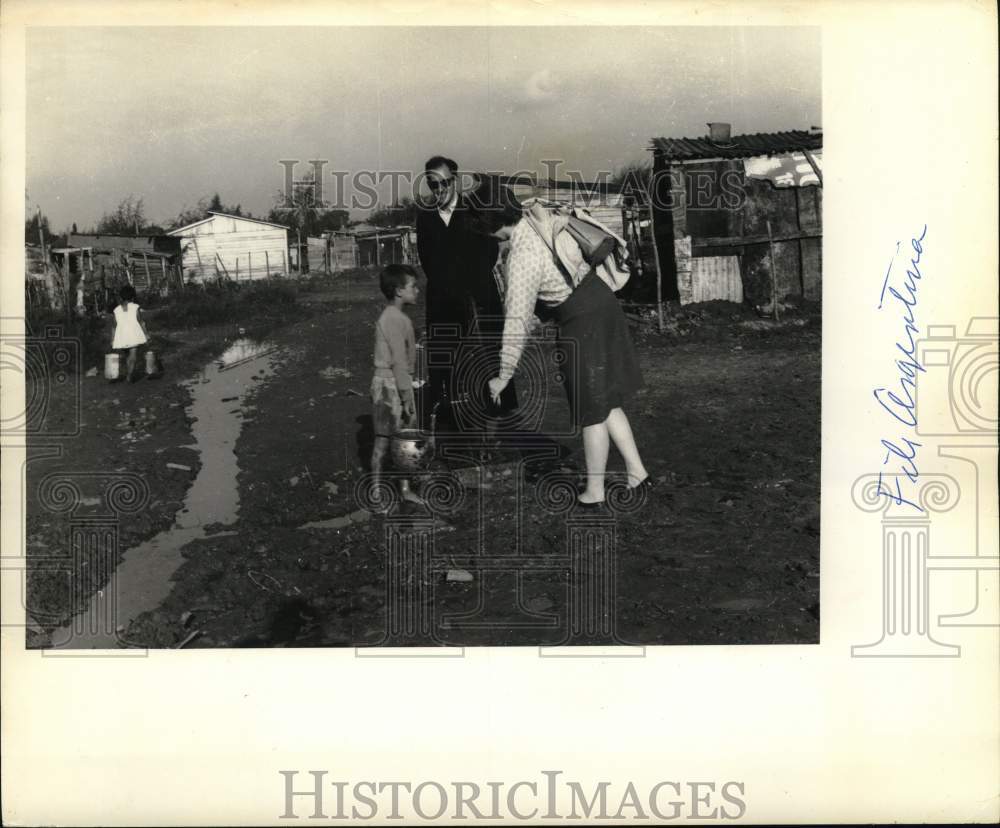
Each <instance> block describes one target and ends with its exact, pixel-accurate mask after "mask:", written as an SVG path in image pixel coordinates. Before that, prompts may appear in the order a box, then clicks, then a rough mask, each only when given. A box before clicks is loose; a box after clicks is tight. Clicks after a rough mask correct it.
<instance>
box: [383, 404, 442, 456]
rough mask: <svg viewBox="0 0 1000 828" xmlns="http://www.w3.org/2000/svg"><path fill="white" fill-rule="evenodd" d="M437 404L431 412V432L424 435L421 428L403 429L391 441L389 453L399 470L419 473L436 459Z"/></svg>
mask: <svg viewBox="0 0 1000 828" xmlns="http://www.w3.org/2000/svg"><path fill="white" fill-rule="evenodd" d="M438 405H440V403H436V404H435V406H434V408H433V409H432V410H431V430H430V433H429V434H424V432H422V431H421V430H420V429H419V428H401V429H400V430H399V431H397V432H396V433H395V434H393V435H392V439H391V440H390V441H389V453H390V454H391V455H392V462H393V463H394V464H395V466H396V468H397V469H404V470H406V471H419V470H420V469H421V468H423V467H424V466H426V465H427V464H428V463H430V461H431V460H432V459H433V458H434V427H435V425H436V423H437V409H438Z"/></svg>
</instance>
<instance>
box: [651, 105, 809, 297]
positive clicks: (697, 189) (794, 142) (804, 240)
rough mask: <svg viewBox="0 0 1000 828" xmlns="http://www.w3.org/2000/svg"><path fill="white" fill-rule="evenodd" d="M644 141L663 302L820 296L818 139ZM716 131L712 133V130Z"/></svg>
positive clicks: (721, 134) (782, 135)
mask: <svg viewBox="0 0 1000 828" xmlns="http://www.w3.org/2000/svg"><path fill="white" fill-rule="evenodd" d="M710 126H711V127H713V129H714V130H715V133H714V134H713V135H712V136H711V137H709V136H706V137H703V138H693V139H692V138H656V139H654V140H653V146H652V148H651V149H652V152H653V186H652V193H651V194H650V195H651V198H652V208H653V209H652V215H653V235H654V239H655V243H656V251H657V255H658V259H659V266H660V274H661V279H662V291H663V298H664V299H666V300H671V299H674V300H678V299H679V300H680V302H681V303H682V304H686V303H688V302H697V301H707V300H710V299H726V300H729V301H734V302H742V301H748V302H750V303H752V304H757V305H763V304H765V303H767V304H770V303H771V301H772V296H773V295H776V296H777V298H778V300H779V301H781V300H783V299H784V298H785V297H787V296H789V295H794V296H801V297H804V298H806V299H815V300H818V299H820V298H821V289H822V236H823V231H822V205H823V191H822V183H823V181H822V150H823V134H822V132H821V131H819V130H818V129H816V128H814V129H812V130H809V131H805V130H796V131H791V132H776V133H756V134H753V135H733V136H730V135H729V134H728V124H713V125H710ZM720 128H721V129H720Z"/></svg>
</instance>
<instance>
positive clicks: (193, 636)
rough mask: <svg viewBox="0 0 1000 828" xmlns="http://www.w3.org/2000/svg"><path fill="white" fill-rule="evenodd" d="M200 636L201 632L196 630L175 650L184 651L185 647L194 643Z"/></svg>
mask: <svg viewBox="0 0 1000 828" xmlns="http://www.w3.org/2000/svg"><path fill="white" fill-rule="evenodd" d="M199 635H201V630H194V631H193V632H191V633H190V634H189V635H188V636H187V638H185V639H184V640H183V641H181V643H180V644H178V645H177V646H176V647H175V648H174V649H175V650H181V649H183V648H184V647H185V646H187V645H188V644H190V643H191V642H192V641H194V640H195V639H196V638H197V637H198V636H199Z"/></svg>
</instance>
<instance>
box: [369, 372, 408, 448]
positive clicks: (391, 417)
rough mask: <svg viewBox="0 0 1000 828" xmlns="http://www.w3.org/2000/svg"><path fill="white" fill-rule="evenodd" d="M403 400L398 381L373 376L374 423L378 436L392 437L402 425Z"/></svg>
mask: <svg viewBox="0 0 1000 828" xmlns="http://www.w3.org/2000/svg"><path fill="white" fill-rule="evenodd" d="M402 421H403V402H402V400H401V399H400V398H399V391H398V390H397V388H396V381H395V380H394V379H392V378H391V377H377V376H376V377H372V425H373V427H374V430H375V436H376V437H392V435H393V434H395V433H396V432H397V431H399V429H400V427H401V426H402Z"/></svg>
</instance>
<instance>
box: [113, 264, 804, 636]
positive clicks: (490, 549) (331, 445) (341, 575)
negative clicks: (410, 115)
mask: <svg viewBox="0 0 1000 828" xmlns="http://www.w3.org/2000/svg"><path fill="white" fill-rule="evenodd" d="M312 301H314V302H315V303H317V312H316V313H315V314H313V315H311V316H310V317H309V318H307V319H305V320H304V321H302V322H299V323H296V324H293V325H290V326H288V327H285V328H283V329H281V330H279V331H276V332H274V334H273V335H272V336H271V337H270V343H271V344H273V345H274V346H275V347H276V348H277V349H278V351H277V353H278V354H279V356H278V357H277V359H276V360H275V364H274V369H273V372H272V373H271V374H270V375H269V376H266V377H260V378H258V379H257V380H256V381H255V383H254V389H253V390H252V391H250V392H248V395H247V397H246V405H243V406H242V430H241V432H240V435H239V438H238V440H237V442H236V445H235V453H236V458H237V462H238V466H239V475H238V495H239V505H238V519H237V520H236V522H235V523H233V524H232V525H231V526H228V527H227V529H228V530H229V533H227V534H225V535H212V534H206V536H205V537H202V538H200V539H196V540H194V541H192V542H190V543H188V544H187V545H186V546H185V547H184V548H183V550H182V554H183V557H184V562H183V564H182V565H181V566H180V568H179V569H178V570H177V571H176V573H175V574H174V575H173V579H172V589H171V590H170V592H169V595H168V596H167V597H166V599H165V600H164V601H163V602H162V604H160V606H159V608H158V609H156V610H154V611H152V612H148V613H145V614H143V615H140V616H139V617H138V618H137V619H136V620H135V621H134V622H132V623H130V624H129V625H128V629H127V638H128V640H129V641H130V642H134V643H136V644H141V645H145V646H152V647H157V646H160V647H162V646H176V644H177V643H179V642H180V641H183V640H184V639H186V638H188V636H190V635H191V633H192V632H194V631H197V632H198V635H197V636H196V637H195V638H194V639H192V640H191V641H190V643H189V644H188V646H192V647H196V646H208V647H212V646H216V647H217V646H315V645H326V646H346V645H355V644H358V645H360V644H386V643H390V644H467V645H479V644H559V643H566V642H569V643H587V642H591V643H594V642H612V641H617V642H619V643H635V644H654V643H692V644H694V643H699V644H703V643H795V642H801V643H806V642H816V641H817V640H818V631H819V619H818V598H819V572H818V570H819V560H818V555H819V446H820V435H819V421H820V417H819V401H820V396H819V389H820V386H819V368H820V353H819V342H820V336H819V333H820V332H819V324H818V316H816V317H814V318H811V319H808V320H804V323H803V324H802V325H801V326H799V327H788V328H785V329H782V330H781V331H778V332H761V331H753V330H746V329H745V328H740V327H739V326H738V325H735V324H732V325H728V326H727V325H722V326H721V327H722V328H724V329H725V330H724V331H722V332H721V333H719V335H717V336H714V337H704V338H703V341H698V342H683V343H678V342H676V341H666V340H664V339H662V338H660V337H658V336H654V335H649V336H646V337H639V341H638V345H639V351H640V355H641V359H642V362H643V370H644V374H645V377H646V381H647V388H646V389H645V390H644V391H643V392H642V394H641V395H640V396H639V397H638V399H637V400H636V402H635V404H634V405H633V406H632V408H631V410H630V416H631V418H632V424H633V428H634V430H635V433H636V437H637V441H638V443H639V445H640V447H641V448H642V450H643V452H644V455H645V459H646V462H647V465H648V466H649V468H650V470H651V472H652V474H653V475H654V476H655V477H656V478H658V479H659V480H660V481H661V483H660V485H659V486H658V487H657V488H656V489H654V490H653V493H652V494H651V497H650V499H649V502H647V503H646V504H645V505H644V506H643V507H642V508H641V509H639V510H638V511H634V512H632V511H628V509H627V508H625V509H621V510H619V511H618V513H617V515H616V516H615V517H614V518H613V519H610V520H605V521H604V522H603V523H602V522H601V521H598V523H597V524H591V525H589V526H586V525H582V524H581V523H580V521H578V520H576V519H575V518H573V517H567V515H565V514H562V513H560V512H559V511H558V509H557V508H554V507H557V506H558V503H557V501H558V496H559V494H560V493H563V494H565V493H566V492H567V491H568V487H569V486H571V485H572V484H573V482H574V481H575V479H576V472H577V470H578V469H579V468H580V467H581V466H582V457H581V456H580V452H579V447H578V441H576V440H574V439H572V438H570V437H568V436H567V437H559V436H556V437H555V442H556V443H557V444H559V445H560V446H561V447H562V455H563V456H562V457H561V458H559V459H554V460H553V462H551V463H549V464H548V465H547V466H545V467H544V468H540V467H536V466H531V467H529V468H527V469H525V468H523V467H522V466H521V465H518V463H517V462H516V457H515V456H514V455H510V456H507V457H506V458H505V460H506V461H507V462H505V463H503V464H501V465H497V466H496V467H495V468H494V469H493V470H492V472H493V473H492V476H491V478H490V479H486V478H485V477H480V475H479V473H478V471H473V470H466V471H462V470H460V469H459V470H457V471H456V469H455V468H454V467H455V466H459V465H460V464H458V463H453V464H451V467H445V466H444V465H440V466H439V467H436V471H435V476H434V481H435V482H434V484H433V486H432V494H433V493H434V492H436V494H433V497H432V507H433V512H434V514H435V515H436V522H433V523H432V522H430V518H429V517H428V516H426V515H423V513H418V512H414V513H412V514H409V515H408V516H407V515H401V514H400V513H396V515H395V516H394V517H393V516H391V517H390V518H388V519H381V518H371V517H370V516H369V515H368V513H366V512H362V511H359V505H361V504H359V501H358V498H357V496H356V492H355V487H356V485H357V483H358V482H359V480H360V479H361V477H362V474H363V472H364V471H366V468H365V467H366V465H367V456H366V447H365V444H366V442H367V439H368V437H369V434H368V427H369V425H368V422H367V419H366V418H367V417H368V416H369V414H370V412H369V403H368V400H367V387H368V383H369V381H370V370H371V369H370V353H371V342H370V340H371V323H372V322H373V321H374V319H375V317H376V316H377V314H378V312H379V310H380V305H379V302H378V300H377V297H376V288H375V286H374V283H373V282H372V281H371V279H370V277H362V278H354V279H345V280H343V281H341V282H338V283H337V285H336V287H335V288H334V289H333V290H332V292H328V293H326V294H322V295H316V296H313V297H312ZM412 316H413V318H414V321H415V322H417V323H418V329H419V322H420V320H422V317H423V311H422V308H417V309H414V311H413V313H412ZM559 394H561V392H560V391H558V389H557V388H553V395H554V396H553V401H552V402H553V404H552V405H551V406H550V407H549V410H548V411H547V413H546V418H545V422H544V426H543V427H544V428H546V429H548V430H550V431H551V432H555V431H556V430H557V429H558V428H559V425H560V422H561V421H563V420H564V417H565V412H564V407H565V402H564V400H562V399H561V397H559V396H558V395H559ZM189 464H191V463H190V458H189ZM191 465H192V466H193V465H194V464H191ZM612 467H613V468H620V461H618V460H617V459H616V458H614V457H613V458H612ZM449 468H450V470H449ZM539 473H543V474H547V475H548V476H547V477H544V479H543V480H542V485H541V486H540V485H539V481H538V474H539ZM456 481H458V482H456ZM445 483H447V485H444V484H445ZM449 486H450V488H448V487H449ZM435 487H436V488H435ZM540 491H541V492H543V493H544V492H545V491H548V493H549V499H548V501H546V502H545V503H542V502H540V495H539V492H540ZM456 493H458V494H456ZM541 499H544V498H541ZM626 506H627V504H626ZM422 515H423V517H422ZM324 522H325V523H324ZM310 523H312V524H314V525H315V524H317V523H318V524H319V526H318V527H315V528H300V527H303V526H304V525H306V524H310ZM587 538H590V539H591V540H590V541H589V542H590V543H591V544H593V543H594V542H595V541H597V542H598V546H596V547H594V546H593V545H592V546H591V547H587V541H586V539H587ZM581 539H584V540H583V542H582V543H583V545H582V546H580V545H579V544H580V543H581ZM397 542H399V543H401V544H402V545H401V546H400V547H398V548H399V549H402V550H409V551H408V552H405V554H404V553H400V554H396V553H393V554H387V552H386V550H387V548H388V547H387V544H396V543H397ZM407 544H409V546H407ZM421 544H426V545H421ZM574 544H576V545H574ZM600 544H604V546H600ZM584 547H587V548H584ZM392 548H393V549H396V548H397V547H396V546H393V547H392ZM602 549H603V550H604V552H605V553H607V554H606V555H605V556H604V557H602V552H601V550H602ZM588 550H589V551H588ZM450 570H463V571H465V572H467V573H469V574H470V575H471V580H469V581H454V580H448V575H447V573H448V572H449V571H450Z"/></svg>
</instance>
